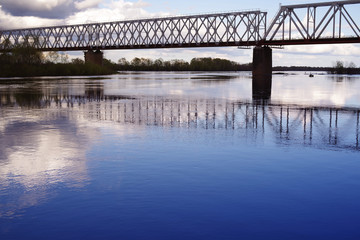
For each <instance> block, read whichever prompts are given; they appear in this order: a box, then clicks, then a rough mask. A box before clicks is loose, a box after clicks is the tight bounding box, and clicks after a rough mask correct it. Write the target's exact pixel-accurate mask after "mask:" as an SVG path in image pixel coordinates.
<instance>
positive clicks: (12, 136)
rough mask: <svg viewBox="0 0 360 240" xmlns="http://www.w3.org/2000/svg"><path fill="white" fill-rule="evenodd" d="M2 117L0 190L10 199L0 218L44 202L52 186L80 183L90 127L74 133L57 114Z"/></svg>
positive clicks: (71, 123) (74, 128)
mask: <svg viewBox="0 0 360 240" xmlns="http://www.w3.org/2000/svg"><path fill="white" fill-rule="evenodd" d="M10 116H12V117H13V119H12V118H11V117H10ZM21 116H22V119H20V117H21ZM4 117H5V119H8V120H7V121H6V122H5V124H4V126H3V127H2V128H1V129H0V143H1V144H0V152H1V154H0V190H3V191H5V193H10V195H9V197H10V198H11V199H8V201H7V203H6V205H4V206H2V207H1V208H0V217H14V216H16V215H17V214H19V211H21V209H24V208H27V207H30V206H35V205H37V204H39V203H41V202H42V201H45V200H46V199H48V198H49V197H50V196H49V194H50V193H52V192H54V191H53V190H50V188H53V187H55V186H56V184H58V183H61V184H65V185H68V186H71V187H81V186H83V185H84V184H85V183H86V181H87V179H88V174H87V165H86V151H87V148H88V146H89V144H88V143H89V141H90V140H91V138H93V137H94V136H96V135H97V134H98V131H97V130H96V129H93V128H86V129H82V131H78V130H77V129H78V127H79V126H78V125H77V123H76V121H70V120H69V119H70V118H71V117H70V116H69V114H68V113H64V112H61V111H60V112H58V113H51V111H50V112H49V111H47V110H45V111H43V112H42V113H41V114H38V112H37V111H35V110H33V111H13V112H12V113H11V114H10V113H9V116H4ZM9 119H12V120H9ZM18 189H22V190H20V191H19V190H18Z"/></svg>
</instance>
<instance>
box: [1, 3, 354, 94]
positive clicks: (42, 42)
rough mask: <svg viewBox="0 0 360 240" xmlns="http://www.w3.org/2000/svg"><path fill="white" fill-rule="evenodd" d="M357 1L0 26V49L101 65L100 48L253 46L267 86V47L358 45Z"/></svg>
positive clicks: (258, 74)
mask: <svg viewBox="0 0 360 240" xmlns="http://www.w3.org/2000/svg"><path fill="white" fill-rule="evenodd" d="M357 4H360V1H359V0H352V1H334V2H322V3H309V4H299V5H286V6H280V9H279V11H278V13H277V14H276V15H275V17H274V18H273V20H272V21H271V22H270V23H269V24H268V22H267V12H263V11H244V12H228V13H216V14H203V15H192V16H177V17H164V18H150V19H140V20H128V21H118V22H107V23H91V24H81V25H66V26H53V27H39V28H29V29H15V30H1V31H0V51H2V52H4V51H10V50H11V49H12V48H13V47H14V46H17V45H19V44H26V45H29V46H32V47H35V48H37V49H39V50H41V51H79V50H82V51H85V60H86V61H90V62H95V63H98V64H102V59H103V54H102V52H101V51H103V50H108V49H147V48H189V47H224V46H238V47H243V46H246V47H251V46H254V47H255V48H254V54H253V76H254V81H255V82H254V84H255V85H259V86H264V89H269V86H271V75H272V50H271V47H272V46H278V45H298V44H339V43H359V42H360V28H359V24H358V23H357V21H356V20H357V19H356V18H355V16H356V15H354V11H352V10H354V8H355V7H354V5H357ZM351 13H352V14H351ZM355 13H356V14H357V11H355ZM270 88H271V87H270Z"/></svg>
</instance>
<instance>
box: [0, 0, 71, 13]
mask: <svg viewBox="0 0 360 240" xmlns="http://www.w3.org/2000/svg"><path fill="white" fill-rule="evenodd" d="M71 3H72V1H71V0H32V1H23V0H2V1H1V4H2V6H3V7H5V8H8V9H13V10H15V9H22V10H25V9H26V10H32V11H34V10H36V11H45V10H51V9H53V8H55V7H58V6H61V5H70V4H71Z"/></svg>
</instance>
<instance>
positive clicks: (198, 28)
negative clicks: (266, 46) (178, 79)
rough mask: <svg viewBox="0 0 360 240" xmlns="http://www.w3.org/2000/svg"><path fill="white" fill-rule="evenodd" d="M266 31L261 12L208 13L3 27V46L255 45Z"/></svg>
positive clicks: (59, 47) (153, 46)
mask: <svg viewBox="0 0 360 240" xmlns="http://www.w3.org/2000/svg"><path fill="white" fill-rule="evenodd" d="M265 31H266V13H265V12H261V11H249V12H231V13H220V14H204V15H196V16H182V17H168V18H154V19H143V20H131V21H120V22H108V23H94V24H85V25H71V26H58V27H43V28H32V29H20V30H5V31H0V50H3V51H4V50H7V49H11V48H12V47H13V46H15V45H18V44H23V43H25V44H29V45H31V46H34V47H36V48H38V49H40V50H44V51H46V50H88V49H132V48H163V47H166V48H171V47H174V48H175V47H208V46H238V45H253V44H254V43H256V42H259V41H260V40H261V38H262V36H263V35H264V34H265Z"/></svg>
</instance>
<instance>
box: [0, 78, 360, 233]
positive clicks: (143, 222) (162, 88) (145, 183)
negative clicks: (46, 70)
mask: <svg viewBox="0 0 360 240" xmlns="http://www.w3.org/2000/svg"><path fill="white" fill-rule="evenodd" d="M359 112H360V76H351V77H346V76H335V77H334V76H328V75H322V74H317V75H315V77H314V78H309V77H308V76H307V75H305V74H304V73H294V74H288V75H274V76H273V84H272V94H271V98H270V99H267V100H253V98H252V84H251V76H250V74H249V73H123V74H119V75H116V76H109V77H104V78H103V77H101V78H97V77H92V78H77V77H72V78H50V79H49V78H38V79H2V80H0V239H4V240H5V239H6V240H7V239H131V240H132V239H182V240H183V239H360V228H359V226H360V201H359V199H360V173H359V170H360V147H359Z"/></svg>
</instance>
